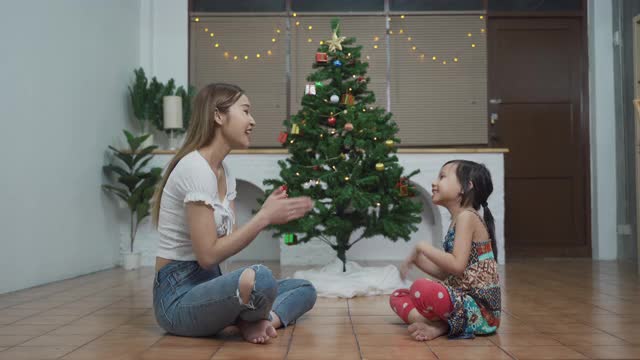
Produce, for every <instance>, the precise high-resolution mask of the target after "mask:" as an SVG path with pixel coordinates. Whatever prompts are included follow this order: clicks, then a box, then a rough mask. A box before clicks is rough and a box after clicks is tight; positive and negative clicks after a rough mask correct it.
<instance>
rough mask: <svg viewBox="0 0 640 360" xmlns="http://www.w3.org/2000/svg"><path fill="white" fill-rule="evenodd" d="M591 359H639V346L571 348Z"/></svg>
mask: <svg viewBox="0 0 640 360" xmlns="http://www.w3.org/2000/svg"><path fill="white" fill-rule="evenodd" d="M571 348H573V349H574V350H576V351H578V352H580V353H582V354H584V355H586V356H588V357H589V358H592V359H640V346H572V347H571Z"/></svg>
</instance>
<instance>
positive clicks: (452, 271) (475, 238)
mask: <svg viewBox="0 0 640 360" xmlns="http://www.w3.org/2000/svg"><path fill="white" fill-rule="evenodd" d="M492 191H493V184H492V182H491V174H490V173H489V170H488V169H487V168H486V167H485V166H484V165H481V164H477V163H475V162H472V161H466V160H454V161H450V162H448V163H446V164H445V165H444V166H443V167H442V169H441V170H440V174H439V176H438V179H437V180H435V181H434V182H433V184H432V198H433V203H434V204H437V205H440V206H444V207H446V208H447V210H449V212H450V213H451V217H452V221H451V226H450V227H449V231H448V232H447V235H446V236H445V240H444V251H442V250H439V249H436V248H434V247H433V246H431V245H430V244H427V243H426V242H421V243H419V244H417V245H416V247H415V248H414V249H413V251H412V252H411V254H410V255H409V256H408V257H407V259H406V260H405V261H404V263H403V264H402V266H401V269H400V273H401V275H402V277H403V278H405V277H406V275H407V273H408V272H409V270H410V269H411V267H412V266H413V265H416V266H417V267H418V268H419V269H421V270H422V271H424V272H426V273H427V274H429V275H431V276H433V277H435V278H437V279H439V280H441V281H431V280H428V279H425V278H423V279H418V280H416V281H415V282H414V283H413V285H411V288H410V289H399V290H396V291H394V292H393V293H392V294H391V298H390V300H389V302H390V304H391V308H392V309H393V311H394V312H395V313H396V314H398V316H400V318H402V320H404V321H405V322H406V323H407V324H410V326H409V328H408V330H409V333H410V334H411V336H412V337H413V338H414V339H416V340H419V341H425V340H432V339H435V338H436V337H438V336H441V335H444V334H445V333H447V332H448V333H449V337H450V338H473V337H474V335H475V334H482V335H486V334H491V333H494V332H495V331H496V330H497V329H498V326H500V285H499V280H498V270H497V264H496V257H497V251H496V250H497V249H496V240H495V231H494V223H493V216H492V215H491V212H490V211H489V208H488V206H487V199H488V198H489V195H491V192H492ZM480 207H482V208H483V211H482V212H483V217H484V219H483V217H481V216H480V214H479V213H478V210H480Z"/></svg>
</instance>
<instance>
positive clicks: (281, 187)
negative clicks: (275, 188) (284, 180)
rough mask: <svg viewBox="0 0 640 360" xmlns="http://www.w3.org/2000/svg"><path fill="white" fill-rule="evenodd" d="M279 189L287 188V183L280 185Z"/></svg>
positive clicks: (285, 189) (284, 189)
mask: <svg viewBox="0 0 640 360" xmlns="http://www.w3.org/2000/svg"><path fill="white" fill-rule="evenodd" d="M280 189H282V191H287V189H288V187H287V184H284V185H282V186H280Z"/></svg>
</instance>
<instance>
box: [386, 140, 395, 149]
mask: <svg viewBox="0 0 640 360" xmlns="http://www.w3.org/2000/svg"><path fill="white" fill-rule="evenodd" d="M384 144H385V145H387V147H389V148H392V147H393V145H395V142H394V141H393V140H391V139H389V140H387V141H385V142H384Z"/></svg>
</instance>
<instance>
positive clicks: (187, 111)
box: [129, 68, 195, 146]
mask: <svg viewBox="0 0 640 360" xmlns="http://www.w3.org/2000/svg"><path fill="white" fill-rule="evenodd" d="M133 72H134V81H133V83H132V84H131V85H130V86H129V97H130V99H131V105H132V107H133V115H134V117H135V118H136V120H137V121H138V122H139V124H140V128H141V129H142V133H144V134H149V133H150V125H153V126H154V127H155V128H156V129H158V130H159V131H165V129H164V122H163V111H162V98H163V97H164V96H171V95H176V96H180V97H181V98H182V118H183V129H177V132H178V133H179V134H181V133H184V132H185V131H186V129H187V128H188V127H189V119H190V116H191V102H192V100H193V97H194V96H195V88H194V87H193V86H188V87H187V88H186V89H185V88H184V87H183V86H178V87H176V84H175V80H174V79H169V80H168V81H167V83H166V84H164V83H162V82H160V81H158V79H156V77H155V76H154V77H153V78H151V80H148V79H147V76H146V74H145V72H144V69H143V68H139V69H136V70H134V71H133ZM152 144H153V135H151V136H150V137H149V138H147V141H146V142H145V144H144V145H145V146H148V145H152Z"/></svg>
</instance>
